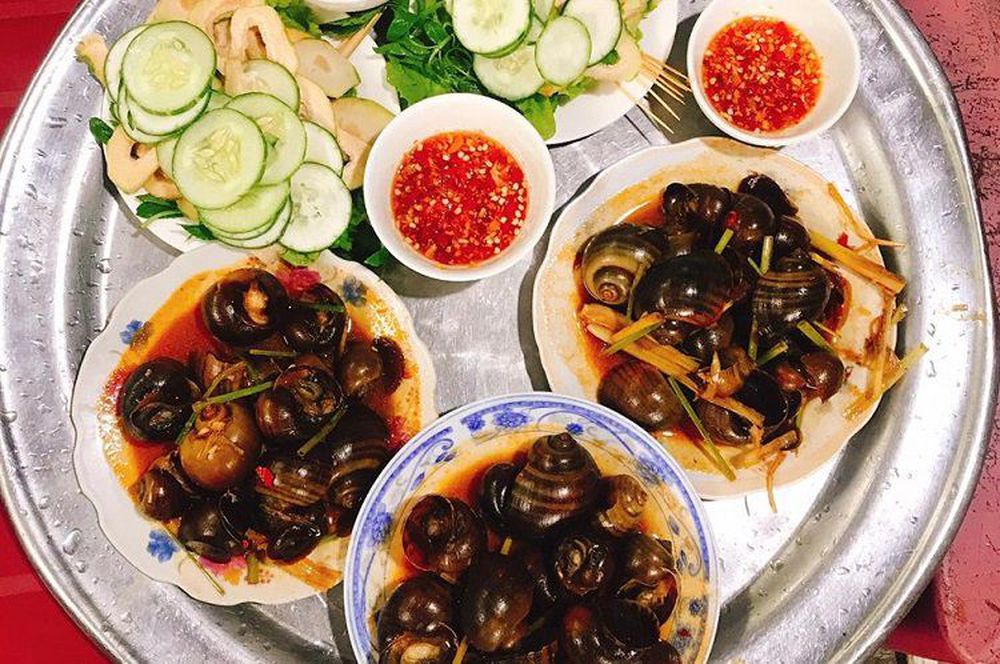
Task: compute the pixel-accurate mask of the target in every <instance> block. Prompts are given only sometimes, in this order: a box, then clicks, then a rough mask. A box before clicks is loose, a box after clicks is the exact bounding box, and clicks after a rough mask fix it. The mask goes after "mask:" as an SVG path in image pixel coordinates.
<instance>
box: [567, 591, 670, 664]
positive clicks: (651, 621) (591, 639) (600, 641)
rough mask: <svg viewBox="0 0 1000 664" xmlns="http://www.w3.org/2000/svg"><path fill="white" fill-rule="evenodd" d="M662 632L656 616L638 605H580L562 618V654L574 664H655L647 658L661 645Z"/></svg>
mask: <svg viewBox="0 0 1000 664" xmlns="http://www.w3.org/2000/svg"><path fill="white" fill-rule="evenodd" d="M659 628H660V625H659V622H658V621H657V619H656V615H655V614H653V612H652V611H650V610H649V609H647V608H645V607H643V606H641V605H639V604H638V603H636V602H631V601H628V600H622V599H602V600H601V601H600V602H595V603H593V604H578V605H575V606H572V607H570V608H569V609H567V611H566V613H565V614H563V619H562V627H561V634H560V639H559V645H560V653H562V655H564V656H565V658H566V660H567V661H568V662H571V663H572V664H621V663H622V662H632V661H638V662H643V663H645V662H649V663H650V664H652V662H653V661H655V660H653V659H651V658H649V659H647V657H646V655H647V653H649V652H650V651H652V649H653V648H654V647H657V645H658V642H659ZM653 652H656V653H657V654H658V653H659V651H653Z"/></svg>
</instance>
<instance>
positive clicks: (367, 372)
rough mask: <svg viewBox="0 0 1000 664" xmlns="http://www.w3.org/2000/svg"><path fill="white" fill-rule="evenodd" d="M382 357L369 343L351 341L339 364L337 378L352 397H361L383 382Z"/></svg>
mask: <svg viewBox="0 0 1000 664" xmlns="http://www.w3.org/2000/svg"><path fill="white" fill-rule="evenodd" d="M384 371H385V368H384V366H383V364H382V355H381V354H380V353H379V352H378V349H376V348H375V346H374V345H373V344H370V343H368V342H367V341H351V342H349V343H348V344H347V346H346V347H345V348H344V353H343V355H341V357H340V361H339V362H338V364H337V377H338V378H339V379H340V384H341V385H343V386H344V392H346V393H347V396H350V397H361V396H363V395H365V394H367V393H368V392H370V391H371V390H372V389H374V387H375V386H376V385H377V384H378V383H380V382H381V380H382V376H383V375H384Z"/></svg>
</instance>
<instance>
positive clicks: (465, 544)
mask: <svg viewBox="0 0 1000 664" xmlns="http://www.w3.org/2000/svg"><path fill="white" fill-rule="evenodd" d="M485 550H486V529H485V528H484V527H483V524H482V522H480V520H479V517H478V516H476V514H475V512H473V511H472V510H471V509H470V508H469V506H468V505H466V504H465V503H463V502H462V501H460V500H454V499H451V498H445V497H444V496H437V495H428V496H424V497H423V498H421V499H420V500H419V501H417V503H416V504H415V505H414V506H413V508H412V509H411V510H410V514H409V516H407V517H406V522H405V523H404V525H403V552H404V555H405V556H406V559H407V560H408V561H409V562H410V563H411V564H412V565H413V566H414V567H416V568H417V569H421V570H425V571H431V572H436V573H438V574H441V575H442V576H445V577H451V578H457V577H458V576H459V575H460V574H462V572H464V571H465V570H466V569H468V568H469V566H470V565H472V561H473V560H474V559H475V558H476V556H478V555H479V554H480V553H482V552H483V551H485Z"/></svg>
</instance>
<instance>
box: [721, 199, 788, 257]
mask: <svg viewBox="0 0 1000 664" xmlns="http://www.w3.org/2000/svg"><path fill="white" fill-rule="evenodd" d="M733 198H734V200H733V208H732V210H731V211H730V213H729V216H728V217H727V218H726V226H727V227H728V228H731V229H732V230H733V239H732V241H731V243H732V246H733V247H736V248H737V249H740V250H742V251H745V252H749V251H754V250H756V249H757V248H758V247H760V246H761V244H762V243H763V242H764V237H765V236H767V235H770V236H772V237H773V236H774V233H775V230H776V229H777V223H776V222H775V220H774V213H773V212H771V209H770V208H769V207H767V205H766V204H765V203H764V202H763V201H762V200H760V199H759V198H756V197H754V196H747V195H745V194H736V195H735V196H734V197H733Z"/></svg>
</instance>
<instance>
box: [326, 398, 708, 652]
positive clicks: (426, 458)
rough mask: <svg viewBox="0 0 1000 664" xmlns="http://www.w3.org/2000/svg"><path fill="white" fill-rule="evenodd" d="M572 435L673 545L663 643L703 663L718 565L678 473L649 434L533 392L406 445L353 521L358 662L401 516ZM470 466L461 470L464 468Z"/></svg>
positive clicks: (351, 620)
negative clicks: (463, 472) (486, 466)
mask: <svg viewBox="0 0 1000 664" xmlns="http://www.w3.org/2000/svg"><path fill="white" fill-rule="evenodd" d="M562 432H569V433H570V434H572V435H573V436H574V437H575V438H576V439H577V440H578V441H579V442H580V443H581V444H582V445H583V446H584V447H586V448H587V450H588V451H589V452H590V453H591V455H593V457H594V460H595V461H596V462H597V465H598V466H599V467H600V468H601V470H602V471H603V472H604V473H605V474H610V473H626V474H629V475H632V476H633V477H636V478H638V479H639V480H640V481H642V483H643V485H644V486H645V487H646V489H647V490H648V491H649V495H650V501H649V503H648V505H649V506H650V507H651V511H650V512H647V515H648V517H649V518H650V520H651V522H652V523H654V524H656V525H655V526H654V528H655V533H656V534H657V535H658V536H661V537H665V538H667V539H670V540H671V541H672V543H673V550H674V553H675V556H676V560H677V572H678V579H679V588H680V596H679V597H678V601H677V606H676V608H675V609H674V613H673V615H672V616H671V619H670V622H669V623H668V624H669V628H668V632H669V633H668V635H667V636H666V640H668V641H670V643H671V644H672V645H673V646H674V647H675V648H676V649H677V651H678V652H679V653H680V655H681V661H683V662H684V663H685V664H694V663H696V662H704V661H706V660H707V659H708V655H709V652H710V651H711V649H712V640H713V639H714V637H715V630H716V627H717V624H718V619H719V574H720V572H719V562H718V558H717V556H716V551H715V541H714V537H713V535H712V529H711V527H710V525H709V521H708V518H707V516H706V514H705V511H704V507H703V506H702V504H701V501H699V500H698V497H697V496H696V495H695V492H694V489H693V488H692V487H691V484H690V483H689V482H688V480H687V479H686V478H685V477H684V473H683V472H682V471H681V469H680V467H679V466H678V465H677V462H675V461H674V460H673V459H671V458H670V456H669V455H667V454H666V453H665V452H664V451H663V448H662V447H660V445H659V444H658V443H657V442H656V441H655V440H653V439H652V438H651V437H650V436H649V434H647V433H646V432H645V431H643V430H642V429H640V428H639V427H638V426H636V425H635V424H632V423H631V422H629V421H628V420H627V419H625V418H624V417H622V416H621V415H618V414H617V413H614V412H612V411H610V410H608V409H607V408H605V407H603V406H599V405H597V404H593V403H589V402H586V401H581V400H579V399H573V398H569V397H564V396H559V395H555V394H549V393H547V392H534V393H529V394H512V395H508V396H501V397H493V398H490V399H484V400H482V401H477V402H475V403H472V404H469V405H468V406H464V407H462V408H459V409H458V410H454V411H452V412H450V413H448V414H447V415H445V416H443V417H442V418H441V419H439V420H438V421H437V422H435V423H434V424H432V425H431V426H429V427H428V428H426V429H425V430H424V431H422V432H421V433H420V434H419V435H417V436H416V437H414V438H413V439H412V440H411V441H410V442H409V443H407V444H406V445H405V446H404V447H403V448H402V449H401V450H400V451H399V452H398V453H397V454H396V456H395V457H393V459H392V460H391V461H390V462H389V465H388V466H386V468H385V470H383V471H382V474H381V475H380V476H379V479H378V480H377V481H376V482H375V485H374V486H373V487H372V490H371V491H370V492H369V493H368V497H367V498H366V499H365V502H364V504H363V505H362V506H361V512H360V513H359V514H358V520H357V525H356V527H355V537H354V538H353V539H352V541H351V545H350V549H349V551H348V554H347V569H346V570H345V581H344V607H345V610H346V613H347V630H348V634H349V635H350V637H351V646H352V647H353V648H354V654H355V656H356V657H357V659H358V661H359V662H362V663H364V664H368V663H374V662H376V661H377V659H378V657H377V655H376V654H375V652H374V648H373V645H372V644H373V641H374V638H373V637H374V634H373V632H372V625H371V621H370V620H369V618H370V617H371V615H372V613H373V611H374V610H375V609H376V608H378V606H379V603H380V602H381V601H383V600H384V594H385V591H386V586H387V585H388V584H390V583H392V582H393V581H395V580H397V579H398V578H399V573H400V569H399V568H398V565H399V562H398V560H399V559H400V556H399V551H398V549H399V547H401V544H400V539H401V536H400V525H401V524H400V519H399V518H398V517H400V516H401V515H403V514H405V513H406V510H407V506H408V505H409V504H410V501H411V500H412V499H413V498H414V497H415V496H419V495H423V494H426V493H433V492H435V490H436V488H437V487H438V486H440V485H441V484H447V482H448V480H449V479H452V480H453V479H454V476H453V475H451V474H450V471H453V470H454V469H455V468H463V467H466V468H469V467H471V468H481V467H482V466H481V464H482V463H483V461H484V458H489V457H493V456H495V455H496V453H497V450H498V449H506V446H510V449H511V451H512V453H513V450H515V449H523V447H524V446H526V445H529V444H530V442H531V441H533V440H534V439H535V438H537V437H539V436H543V435H549V434H554V433H562ZM466 464H468V465H466Z"/></svg>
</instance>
